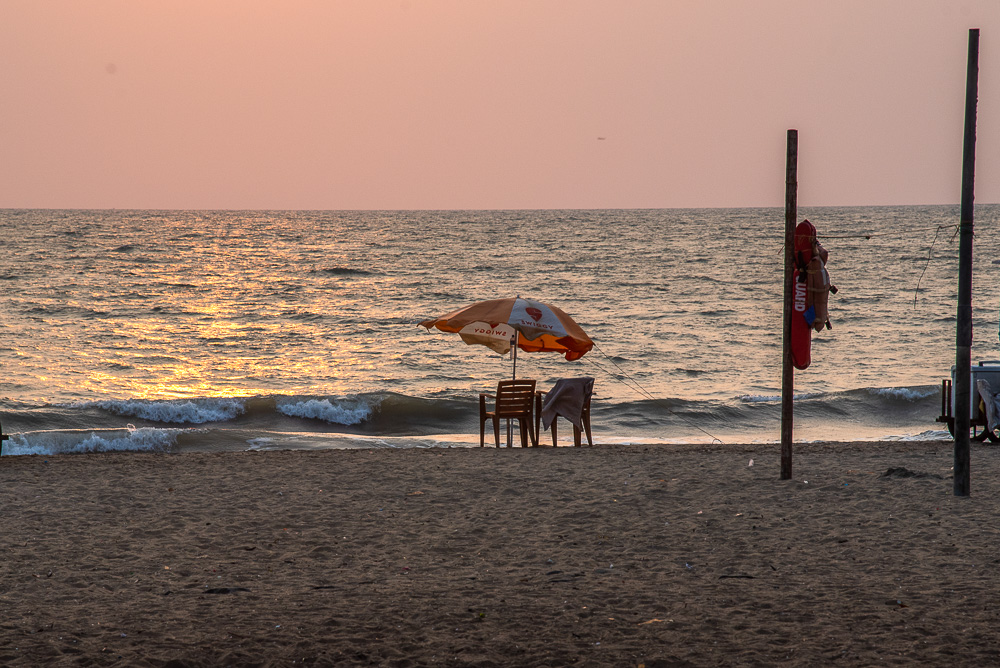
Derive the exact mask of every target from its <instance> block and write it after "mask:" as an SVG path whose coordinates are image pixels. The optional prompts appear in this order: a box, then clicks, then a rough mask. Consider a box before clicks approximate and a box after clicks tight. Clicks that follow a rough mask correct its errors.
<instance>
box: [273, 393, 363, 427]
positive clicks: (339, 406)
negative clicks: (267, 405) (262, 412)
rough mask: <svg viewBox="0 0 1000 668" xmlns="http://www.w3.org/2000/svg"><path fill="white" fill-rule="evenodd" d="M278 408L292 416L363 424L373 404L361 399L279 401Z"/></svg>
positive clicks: (347, 423) (344, 423) (338, 422)
mask: <svg viewBox="0 0 1000 668" xmlns="http://www.w3.org/2000/svg"><path fill="white" fill-rule="evenodd" d="M276 409H277V411H278V412H279V413H284V414H285V415H288V416H290V417H301V418H311V419H314V420H323V421H324V422H331V423H334V424H342V425H352V424H361V423H362V422H364V421H365V420H367V419H368V418H369V417H370V416H371V414H372V406H370V405H369V404H368V403H366V402H364V401H362V400H360V399H341V400H338V401H337V402H336V403H333V402H331V401H330V400H329V399H308V400H306V401H294V400H291V401H279V402H278V404H277V406H276Z"/></svg>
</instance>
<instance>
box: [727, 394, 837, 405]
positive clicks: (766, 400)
mask: <svg viewBox="0 0 1000 668" xmlns="http://www.w3.org/2000/svg"><path fill="white" fill-rule="evenodd" d="M825 394H826V393H825V392H804V393H802V394H793V395H792V399H793V400H794V401H802V400H804V399H818V398H819V397H822V396H825ZM739 400H740V401H741V402H743V403H745V404H773V403H777V402H779V401H781V395H780V394H744V395H742V396H741V397H739Z"/></svg>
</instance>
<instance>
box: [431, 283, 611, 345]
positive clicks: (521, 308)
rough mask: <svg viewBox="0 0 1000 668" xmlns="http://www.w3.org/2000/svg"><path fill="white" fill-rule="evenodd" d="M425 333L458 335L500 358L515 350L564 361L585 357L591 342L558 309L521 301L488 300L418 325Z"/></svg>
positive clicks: (518, 298)
mask: <svg viewBox="0 0 1000 668" xmlns="http://www.w3.org/2000/svg"><path fill="white" fill-rule="evenodd" d="M420 324H421V325H423V326H424V327H426V328H427V329H431V328H432V327H436V328H438V329H440V330H441V331H442V332H453V333H457V334H458V335H459V336H461V337H462V340H463V341H465V342H466V343H468V344H478V345H483V346H486V347H487V348H489V349H490V350H493V351H496V352H498V353H500V354H501V355H503V354H506V353H507V352H508V351H510V344H511V340H512V339H513V338H514V334H515V333H516V334H517V347H518V348H520V349H521V350H523V351H525V352H529V353H537V352H556V353H562V354H564V355H565V356H566V359H567V360H576V359H580V358H581V357H583V356H584V355H586V354H587V353H588V352H589V351H590V349H591V348H593V347H594V342H593V341H591V340H590V337H589V336H587V335H586V333H584V331H583V329H582V328H581V327H580V326H579V325H578V324H576V323H575V322H574V321H573V319H572V318H570V317H569V316H568V315H566V314H565V313H564V312H563V311H562V310H561V309H558V308H556V307H555V306H550V305H549V304H545V303H543V302H536V301H533V300H530V299H522V298H520V297H514V298H508V299H490V300H488V301H484V302H477V303H475V304H472V305H470V306H466V307H465V308H462V309H459V310H457V311H453V312H452V313H449V314H447V315H443V316H441V317H440V318H433V319H431V320H424V321H423V322H422V323H420Z"/></svg>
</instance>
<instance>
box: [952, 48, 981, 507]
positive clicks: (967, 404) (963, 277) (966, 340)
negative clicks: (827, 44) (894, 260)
mask: <svg viewBox="0 0 1000 668" xmlns="http://www.w3.org/2000/svg"><path fill="white" fill-rule="evenodd" d="M978 97H979V29H978V28H973V29H971V30H969V64H968V71H967V75H966V82H965V143H964V148H963V155H962V209H961V214H960V219H959V226H958V230H959V233H958V316H957V317H958V320H957V324H956V326H955V387H954V390H955V476H954V481H955V496H969V495H970V493H971V490H970V480H969V477H970V476H969V468H970V466H969V463H970V456H969V418H970V413H971V407H972V378H971V376H972V233H973V225H972V220H973V213H974V209H975V206H974V196H973V195H974V190H975V189H974V185H975V180H976V177H975V173H976V102H977V99H978Z"/></svg>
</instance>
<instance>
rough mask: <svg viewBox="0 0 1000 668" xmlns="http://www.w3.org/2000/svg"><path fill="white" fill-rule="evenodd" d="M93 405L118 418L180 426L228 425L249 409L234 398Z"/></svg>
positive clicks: (119, 402)
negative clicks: (188, 424)
mask: <svg viewBox="0 0 1000 668" xmlns="http://www.w3.org/2000/svg"><path fill="white" fill-rule="evenodd" d="M91 405H93V406H96V407H97V408H100V409H102V410H106V411H108V412H110V413H114V414H115V415H121V416H125V417H135V418H141V419H143V420H150V421H152V422H169V423H178V424H184V423H190V424H203V423H206V422H226V421H228V420H232V419H233V418H235V417H237V416H239V415H242V414H243V413H244V412H245V411H246V405H245V404H244V401H243V400H242V399H236V398H231V397H221V398H202V399H173V400H164V401H156V400H149V399H114V400H106V401H97V402H93V403H92V404H91Z"/></svg>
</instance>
